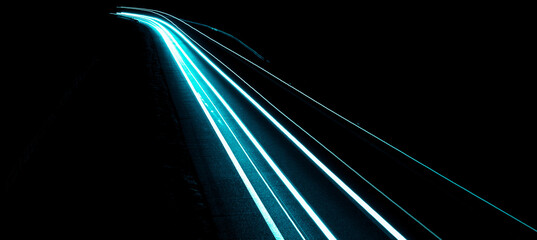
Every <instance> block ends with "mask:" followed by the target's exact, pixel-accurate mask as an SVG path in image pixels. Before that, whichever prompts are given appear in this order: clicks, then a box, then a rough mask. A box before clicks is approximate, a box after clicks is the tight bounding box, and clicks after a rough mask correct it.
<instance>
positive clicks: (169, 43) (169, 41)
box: [138, 18, 284, 239]
mask: <svg viewBox="0 0 537 240" xmlns="http://www.w3.org/2000/svg"><path fill="white" fill-rule="evenodd" d="M138 20H139V21H141V22H143V23H145V24H147V25H148V26H150V27H152V28H153V29H155V30H156V31H157V32H158V33H159V34H160V35H161V37H162V38H163V39H164V41H165V43H166V45H167V47H168V48H169V50H170V51H171V53H172V56H173V58H174V60H175V61H176V63H177V65H178V66H179V68H180V69H181V72H182V73H183V76H184V77H185V78H186V80H187V82H188V85H189V86H190V88H191V90H192V92H193V93H194V95H195V96H196V100H197V101H198V103H199V104H200V106H201V108H202V109H203V112H204V113H205V116H206V117H207V119H208V120H209V122H210V124H211V127H212V128H213V130H214V131H215V133H216V135H217V136H218V139H219V140H220V142H221V143H222V145H223V146H224V149H225V150H226V153H227V154H228V156H229V158H230V159H231V161H232V163H233V166H234V167H235V169H236V170H237V172H238V173H239V176H240V178H241V180H242V181H243V183H244V185H245V186H246V188H247V190H248V193H249V194H250V196H251V197H252V199H253V200H254V203H255V204H256V206H257V208H258V209H259V211H260V212H261V215H262V216H263V219H264V220H265V222H266V223H267V225H268V226H269V229H270V230H271V232H272V234H273V235H274V237H275V238H276V239H284V238H283V236H282V234H281V232H280V231H279V229H278V227H277V226H276V224H275V223H274V220H273V219H272V217H271V216H270V214H269V213H268V211H267V209H266V208H265V206H264V204H263V202H262V201H261V199H260V198H259V196H258V195H257V192H256V191H255V189H254V187H253V186H252V184H251V182H250V180H249V179H248V177H247V176H246V174H245V172H244V170H243V169H242V167H241V166H240V164H239V162H238V160H237V158H236V157H235V155H234V154H233V151H232V150H231V148H230V147H229V144H228V143H227V141H226V140H225V138H224V136H223V135H222V133H221V131H220V129H219V128H218V127H217V125H216V123H215V121H214V119H213V118H212V116H211V114H210V113H209V111H208V110H207V108H206V107H205V104H204V103H203V100H202V98H201V96H200V94H199V93H198V92H197V91H196V89H195V88H194V86H193V85H192V81H191V80H190V77H189V76H188V74H187V73H186V71H185V68H186V67H187V66H186V64H185V63H184V62H183V60H182V57H181V55H180V54H179V53H178V52H177V49H176V48H175V47H174V44H173V43H172V41H174V40H172V39H173V37H172V36H171V34H170V33H169V32H167V30H165V29H164V27H162V26H161V25H160V24H158V23H156V22H154V21H151V20H150V19H140V18H139V19H138ZM174 42H175V41H174ZM191 77H194V76H193V75H191Z"/></svg>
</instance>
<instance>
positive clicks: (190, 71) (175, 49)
mask: <svg viewBox="0 0 537 240" xmlns="http://www.w3.org/2000/svg"><path fill="white" fill-rule="evenodd" d="M117 14H118V15H120V16H123V17H130V18H133V19H136V20H138V21H140V22H142V23H144V24H147V25H148V26H150V27H151V28H153V29H154V30H155V31H156V32H158V33H159V35H160V36H161V37H162V38H163V39H164V41H165V42H166V45H167V47H168V48H169V50H170V51H171V53H172V56H173V58H174V60H175V61H176V63H177V65H178V66H179V68H180V69H181V72H182V73H183V76H184V77H185V79H186V80H187V81H188V83H189V85H190V86H191V89H192V91H193V92H194V94H195V95H196V96H197V100H198V102H199V104H200V106H201V107H202V109H203V111H204V113H205V115H206V116H207V118H208V120H209V121H210V123H211V126H212V127H213V129H214V131H215V133H216V134H217V136H218V138H219V139H220V141H221V143H222V145H223V146H224V148H225V150H226V152H227V153H228V155H229V157H230V159H231V160H232V162H233V164H234V166H235V167H236V170H237V172H238V173H239V175H240V176H241V179H242V180H243V183H244V184H245V186H246V187H247V189H248V191H249V193H250V195H251V196H252V198H253V199H254V202H255V203H256V205H257V207H258V209H259V211H260V212H261V214H262V215H263V218H264V219H265V222H266V223H267V225H268V226H269V228H270V229H271V232H272V233H273V235H274V237H275V238H282V237H283V236H282V235H281V233H280V231H279V229H278V227H277V226H276V225H275V223H274V220H273V219H272V217H271V215H270V214H269V213H268V211H267V210H266V208H265V207H264V204H263V202H262V201H261V200H260V198H259V196H258V195H257V193H256V191H255V189H253V187H252V184H251V183H250V180H249V179H248V177H247V176H246V175H245V173H244V171H243V170H242V168H241V166H240V164H238V162H237V158H236V156H235V154H234V151H233V149H231V147H230V145H229V143H228V140H226V138H225V137H224V134H222V130H221V128H222V127H219V126H218V124H216V122H215V120H214V116H211V114H210V112H209V110H207V107H206V105H205V104H206V103H207V102H212V100H209V99H207V98H208V96H207V95H206V94H204V95H205V97H204V96H202V95H201V94H200V93H199V92H200V91H199V90H196V88H195V87H194V86H193V83H192V82H193V81H192V79H196V78H201V79H202V80H203V82H204V83H205V85H206V86H207V87H208V88H209V90H210V91H212V93H213V94H214V96H216V98H217V99H218V100H219V101H220V102H221V104H222V105H223V106H224V108H225V109H226V110H227V111H228V113H229V114H230V115H231V116H232V118H233V119H234V120H235V122H236V123H237V124H238V125H239V127H240V128H241V129H242V130H243V132H244V134H246V136H247V137H248V139H249V140H250V141H251V143H253V145H254V146H255V148H256V149H257V150H258V151H259V153H260V154H261V155H262V156H263V158H264V159H265V160H266V161H267V163H268V164H269V166H270V167H271V168H272V170H273V171H274V172H275V173H276V175H277V176H278V177H279V179H280V180H281V181H282V182H283V184H284V185H285V186H286V187H287V189H288V190H289V191H290V192H291V194H292V195H293V197H294V198H295V199H296V200H297V201H298V202H299V203H300V205H301V206H302V208H303V209H304V210H305V211H306V213H307V214H308V215H309V216H310V218H311V219H312V220H313V221H314V222H315V224H316V225H317V226H318V228H319V229H320V230H321V231H322V233H323V234H324V235H325V237H327V238H328V239H336V237H335V236H334V235H333V233H332V232H331V231H330V230H329V229H328V227H327V226H326V225H325V224H324V222H323V221H322V219H320V217H319V216H318V215H317V214H316V213H315V211H314V210H313V209H312V208H311V206H310V205H309V204H308V202H307V201H306V200H305V199H304V198H303V197H302V195H301V194H300V193H299V192H298V190H297V189H296V188H295V187H294V186H293V184H292V183H291V182H290V180H289V179H288V178H287V177H286V175H285V174H284V173H283V172H282V171H281V170H280V168H279V167H278V166H277V165H276V163H275V162H274V161H273V160H272V159H271V157H270V156H269V155H268V153H267V152H266V151H265V150H264V148H263V147H262V146H261V145H260V143H259V142H258V141H257V140H256V137H254V136H253V135H252V133H251V132H250V131H249V130H248V128H247V127H246V126H245V125H244V123H243V122H242V121H241V120H240V118H239V117H238V116H237V115H236V114H235V112H234V111H233V109H232V108H231V107H230V106H229V104H227V102H226V101H225V99H224V98H223V97H222V96H221V95H220V94H219V93H218V91H217V90H216V89H215V88H214V87H213V86H212V84H211V83H210V81H209V80H208V79H207V78H206V77H205V76H204V74H203V73H202V72H201V70H200V69H199V68H198V67H197V66H196V64H195V63H194V62H193V61H192V60H191V58H190V57H189V55H188V53H187V52H186V51H185V50H184V49H183V48H184V46H181V44H180V43H178V42H179V41H181V42H182V43H186V44H188V46H190V48H191V49H193V50H194V51H195V52H196V53H197V54H199V56H201V57H202V59H204V60H205V61H206V62H207V63H208V64H209V65H210V66H211V67H213V68H214V69H215V70H216V71H217V72H218V73H219V74H220V75H221V76H222V77H224V78H225V79H226V80H227V81H228V82H229V83H230V84H231V85H232V86H233V87H234V88H235V89H236V90H237V91H239V92H240V93H241V94H242V95H243V96H244V97H245V98H246V99H247V100H248V101H249V102H250V103H251V104H252V105H253V106H255V107H256V108H257V109H258V110H259V111H260V112H261V113H262V114H263V115H264V116H265V117H266V118H267V119H268V120H270V122H272V123H273V124H274V125H275V126H276V127H277V128H278V129H279V130H280V131H281V132H282V133H283V134H284V135H285V136H286V137H287V138H289V140H291V142H293V143H294V144H295V145H296V147H298V148H299V149H300V150H301V151H302V152H303V153H304V154H306V155H307V156H308V157H309V158H310V159H311V160H312V162H313V163H314V164H315V165H316V166H317V167H319V169H321V170H322V171H323V172H324V173H325V174H326V175H327V176H328V177H329V178H330V179H332V180H333V181H334V182H335V183H336V184H337V185H338V186H339V187H340V188H341V189H342V190H343V191H344V192H345V193H347V194H348V195H349V196H350V197H351V198H352V199H353V200H354V201H356V202H357V203H358V204H359V205H360V206H361V207H363V209H364V210H365V211H366V212H368V213H369V214H370V215H371V217H372V218H374V219H375V220H376V221H378V223H379V224H380V225H381V226H382V227H384V228H385V230H386V231H387V232H389V233H390V234H391V235H392V236H393V237H394V238H396V239H405V238H404V237H403V236H402V235H401V234H400V233H399V232H398V231H397V230H395V228H393V227H392V226H391V225H390V224H389V223H388V222H387V221H386V220H385V219H384V218H382V217H381V216H380V214H378V213H377V212H376V211H375V210H374V209H373V208H371V207H370V206H369V205H368V204H367V203H366V202H365V201H364V200H363V199H362V198H360V197H359V196H358V195H357V194H356V193H355V192H354V191H353V190H352V189H351V188H350V187H348V186H347V185H346V184H345V183H344V182H343V181H342V180H341V179H340V178H339V177H338V176H336V175H335V174H334V173H333V172H332V171H331V170H330V169H329V168H328V167H326V166H325V165H324V164H323V163H322V162H321V161H320V160H319V159H318V158H317V157H316V156H315V155H314V154H313V153H312V152H311V151H309V150H308V149H307V148H306V147H305V146H304V145H303V144H302V143H301V142H300V141H299V140H298V139H297V138H296V137H295V136H293V135H292V134H291V133H290V132H289V131H288V130H287V129H286V128H285V127H283V126H282V125H281V124H280V123H279V122H278V121H277V120H276V119H275V118H274V117H273V116H272V115H271V114H270V113H268V112H267V111H266V110H265V109H264V108H263V107H262V106H261V105H260V104H258V103H257V102H256V101H255V100H254V99H253V98H252V97H251V96H249V95H248V94H247V93H246V92H245V91H244V90H243V89H241V88H240V87H239V86H238V85H237V84H236V83H235V82H234V81H233V80H232V79H231V78H230V77H229V76H227V75H226V74H225V73H224V72H223V71H222V70H221V69H219V68H218V67H217V66H216V65H215V64H214V63H213V62H212V61H211V60H210V59H209V58H208V57H207V56H205V55H204V54H203V53H202V52H201V51H200V50H199V49H198V48H197V47H196V46H195V45H194V44H193V43H192V42H190V41H189V40H188V38H187V37H186V36H184V34H183V33H181V32H180V31H179V30H178V29H176V28H175V27H173V26H171V25H170V24H168V23H167V22H165V21H163V20H161V19H158V18H155V17H151V16H147V15H142V14H134V13H125V12H120V13H117ZM170 30H171V31H172V32H173V33H172V32H170ZM176 36H178V37H179V38H177V37H176ZM194 75H196V76H197V77H194ZM195 82H197V80H195ZM198 87H200V88H201V85H198ZM202 92H205V90H203V91H202ZM204 99H206V100H204ZM228 130H229V131H231V129H230V128H228ZM235 151H237V150H235Z"/></svg>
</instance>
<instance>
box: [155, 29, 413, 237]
mask: <svg viewBox="0 0 537 240" xmlns="http://www.w3.org/2000/svg"><path fill="white" fill-rule="evenodd" d="M155 20H157V21H159V22H160V23H162V24H164V25H167V27H169V28H170V29H172V30H173V31H174V32H175V33H176V34H177V35H179V36H180V37H181V38H182V39H183V40H184V41H185V42H186V43H188V44H189V45H190V47H192V48H193V49H194V50H195V51H196V52H197V53H198V54H199V55H200V56H201V57H202V58H203V59H204V60H205V61H206V62H207V63H208V64H209V65H211V67H213V68H214V69H215V70H216V71H217V72H218V73H219V74H220V75H221V76H222V77H224V78H225V79H226V80H227V81H228V82H229V83H230V84H231V85H232V86H233V87H234V88H235V89H236V90H237V91H239V92H240V93H241V94H242V95H243V96H244V97H245V98H246V99H247V100H248V101H249V102H250V103H251V104H253V105H254V106H255V107H256V108H257V109H258V110H259V111H260V112H261V113H262V114H263V115H264V116H265V117H266V118H267V119H269V120H270V121H271V122H272V123H273V124H274V125H275V126H276V127H277V128H278V129H279V130H280V131H281V132H282V133H283V134H284V135H285V136H287V138H289V139H290V140H291V141H292V142H293V143H294V144H295V145H296V146H297V147H298V148H299V149H300V150H301V151H302V152H303V153H304V154H306V155H307V156H308V157H309V158H310V159H311V160H312V162H313V163H315V165H317V166H318V167H319V168H320V169H321V170H322V171H323V172H324V173H325V174H326V175H327V176H328V177H329V178H330V179H332V180H333V181H334V182H335V183H336V184H337V185H338V186H339V187H340V188H341V189H342V190H343V191H344V192H345V193H347V194H348V195H349V196H350V197H351V198H352V199H353V200H354V201H355V202H356V203H358V205H360V206H361V207H362V208H363V209H364V210H366V212H368V213H369V214H370V215H371V216H372V217H373V218H374V219H375V220H376V221H377V222H378V223H379V224H380V225H381V226H383V227H384V228H385V229H386V230H387V231H388V232H389V233H390V234H392V236H393V237H395V238H396V239H405V237H403V236H402V235H401V234H400V233H399V232H398V231H397V230H396V229H395V228H394V227H393V226H391V224H389V223H388V222H387V221H386V220H385V219H384V218H383V217H382V216H380V214H378V213H377V212H376V211H375V210H374V209H373V208H371V207H370V206H369V204H367V203H366V202H365V201H364V200H363V199H362V198H361V197H360V196H358V194H356V193H355V192H354V191H353V190H352V189H351V188H350V187H348V186H347V185H346V184H345V183H344V182H343V181H342V180H341V179H340V178H339V177H337V176H336V175H335V174H334V173H333V172H332V171H331V170H330V169H329V168H328V167H326V166H325V165H324V164H323V163H322V162H321V161H320V160H319V159H318V158H317V157H316V156H315V155H314V154H313V153H311V151H309V150H308V149H307V148H306V147H305V146H304V145H303V144H302V143H301V142H300V141H298V139H296V138H295V137H294V136H293V135H292V134H291V133H290V132H289V131H287V129H285V128H284V127H283V126H282V125H281V124H280V123H279V122H278V121H277V120H276V119H275V118H274V117H272V115H270V114H269V113H268V112H267V111H266V110H265V109H264V108H263V107H261V105H259V104H258V103H257V102H256V101H255V100H254V99H253V98H252V97H251V96H250V95H248V94H247V93H246V92H245V91H244V90H243V89H242V88H240V87H239V86H238V85H237V84H236V83H235V82H234V81H233V80H232V79H231V78H229V76H227V75H226V74H225V73H224V72H223V71H222V70H221V69H220V68H218V67H217V66H216V65H215V64H214V63H213V62H212V61H211V60H209V59H208V58H207V56H205V55H204V54H203V53H202V52H201V51H200V50H199V49H198V48H197V47H196V46H194V44H192V42H190V41H189V40H188V38H187V37H185V36H184V35H183V34H182V33H181V32H180V31H179V30H177V29H176V28H174V27H172V26H171V25H169V24H168V23H166V22H164V21H162V20H160V19H155ZM187 60H189V59H188V56H187ZM194 67H195V66H194ZM195 69H196V70H197V71H198V73H199V74H200V75H201V76H203V74H201V72H199V69H197V68H196V67H195ZM202 78H203V80H204V81H205V82H206V83H207V85H208V86H209V87H210V88H211V90H212V91H213V92H214V93H215V95H216V96H217V97H218V98H219V100H220V101H221V102H222V103H223V105H224V106H225V107H226V109H228V111H229V112H230V114H231V115H232V116H233V118H235V120H236V121H237V123H238V124H239V126H241V128H242V129H243V130H244V132H245V133H246V135H247V136H248V137H249V138H250V140H251V141H252V142H253V143H254V145H255V146H256V148H258V150H259V151H260V152H261V154H262V155H263V157H264V158H265V159H266V160H267V162H268V163H269V165H270V166H271V167H272V168H273V170H274V171H275V172H276V174H277V175H278V177H280V179H281V180H282V182H284V184H285V185H286V186H287V188H288V189H289V191H291V193H292V194H293V196H295V198H296V199H297V200H298V201H299V202H300V204H301V205H302V207H303V208H304V209H305V210H306V212H307V213H308V214H309V215H310V217H311V218H312V219H313V220H314V222H315V223H316V224H317V226H319V228H320V229H321V231H323V233H324V234H325V235H326V236H327V237H328V238H329V239H334V238H335V237H334V236H333V234H332V233H331V232H330V230H328V228H327V227H326V225H325V224H324V223H323V222H322V221H321V220H320V218H319V217H318V216H317V214H315V212H314V211H313V209H311V207H309V205H308V204H307V202H306V201H305V200H304V199H303V198H302V196H301V195H300V194H299V193H298V191H297V190H296V189H295V188H294V187H293V186H292V184H291V182H289V180H288V179H287V177H285V175H284V174H283V173H282V172H281V171H280V169H279V168H278V167H277V166H276V164H275V163H274V162H273V161H272V159H271V158H270V157H269V156H268V154H267V153H266V152H265V150H264V149H263V148H262V147H261V145H259V143H258V142H257V140H255V138H254V137H253V136H252V134H251V133H250V132H249V131H248V129H247V128H246V126H244V124H242V122H241V121H240V119H238V117H237V116H236V115H235V113H234V112H233V111H232V110H231V108H230V107H229V106H228V105H227V103H225V101H224V100H223V98H222V97H221V96H220V95H219V94H218V93H217V92H216V90H215V89H214V87H212V85H211V84H210V83H209V81H208V80H207V79H206V78H204V77H202Z"/></svg>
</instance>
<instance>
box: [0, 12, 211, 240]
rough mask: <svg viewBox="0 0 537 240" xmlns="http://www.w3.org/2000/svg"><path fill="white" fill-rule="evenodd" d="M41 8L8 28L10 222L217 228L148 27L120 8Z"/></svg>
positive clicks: (153, 231)
mask: <svg viewBox="0 0 537 240" xmlns="http://www.w3.org/2000/svg"><path fill="white" fill-rule="evenodd" d="M41 7H42V8H39V6H37V7H36V8H33V9H32V10H30V11H27V12H26V13H25V14H23V16H24V17H25V18H26V20H27V21H26V22H31V23H32V24H28V25H24V24H20V25H16V26H13V27H9V28H8V29H7V31H6V32H8V33H10V34H9V36H10V39H9V40H8V41H9V43H8V46H9V47H10V48H11V49H10V50H9V53H8V57H10V59H11V60H12V61H11V63H10V64H11V65H12V67H11V68H10V69H9V71H10V72H9V73H12V74H10V75H8V74H6V76H13V77H10V79H5V80H7V81H8V83H7V84H8V85H7V88H6V90H8V92H9V93H8V94H6V95H4V96H7V99H6V100H5V101H4V103H5V104H6V108H5V109H7V114H6V115H5V117H6V118H7V120H8V124H7V125H5V126H6V127H7V129H6V131H4V133H5V134H4V136H3V137H5V138H6V140H7V141H4V142H6V144H4V147H6V148H5V150H3V151H2V152H1V154H2V156H1V158H2V159H3V160H2V163H1V164H2V167H1V169H2V173H1V174H2V175H1V177H2V183H3V193H4V194H3V195H4V196H5V197H3V202H2V216H3V218H4V221H3V223H4V224H3V225H4V226H3V227H2V228H3V229H6V230H7V231H3V232H4V233H5V234H6V236H11V237H13V238H17V237H21V238H23V237H28V236H53V237H59V238H80V237H86V236H93V237H99V236H105V235H106V236H116V237H134V236H151V237H152V238H175V239H181V238H185V237H187V236H188V238H193V239H207V238H209V239H210V238H214V230H213V228H212V223H211V220H210V216H209V213H208V210H207V206H206V204H205V202H204V199H203V196H202V194H201V189H200V186H199V185H198V183H197V180H196V175H195V171H194V169H193V166H192V163H191V162H190V158H189V154H188V151H187V149H186V147H185V145H184V139H183V136H182V133H181V129H179V128H178V125H177V122H176V121H177V120H176V118H175V112H174V110H173V109H174V108H173V107H172V106H171V104H172V103H171V102H170V100H169V96H168V90H167V86H166V82H165V79H164V78H163V77H162V76H163V75H162V74H161V71H162V70H161V68H160V65H159V60H158V59H159V58H158V56H157V53H156V51H154V44H155V43H154V42H153V40H152V37H153V36H152V34H150V32H149V31H148V29H146V28H144V27H142V26H140V25H138V24H136V23H134V22H132V21H127V20H122V19H118V18H116V17H115V16H112V15H109V14H108V13H109V12H112V11H113V8H110V9H107V8H103V7H99V8H90V7H85V8H78V9H79V10H78V11H76V12H75V11H73V12H68V11H65V12H64V11H59V10H53V9H54V7H51V6H48V5H47V6H41ZM15 73H16V74H15Z"/></svg>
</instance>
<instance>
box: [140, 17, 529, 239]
mask: <svg viewBox="0 0 537 240" xmlns="http://www.w3.org/2000/svg"><path fill="white" fill-rule="evenodd" d="M145 10H149V11H155V12H160V13H164V12H161V11H157V10H150V9H145ZM167 15H169V14H167ZM169 16H172V15H169ZM172 17H174V16H172ZM174 18H175V19H177V20H179V21H181V22H183V23H184V24H185V25H187V26H189V25H188V24H187V23H185V22H184V21H185V20H183V19H179V18H176V17H174ZM189 27H191V26H189ZM191 28H193V27H191ZM193 29H195V28H193ZM195 30H196V31H198V30H197V29H195ZM198 32H199V31H198ZM200 33H201V32H200ZM201 34H202V35H204V36H205V37H207V38H208V39H209V40H211V41H213V42H215V43H216V44H218V45H220V46H221V47H223V48H224V49H226V50H228V51H229V52H231V53H233V54H235V55H236V56H238V57H240V58H242V59H243V60H245V61H247V62H248V63H250V64H252V65H254V66H255V67H257V68H258V69H260V70H262V71H264V72H265V73H267V74H268V75H270V76H272V77H273V78H275V79H276V80H278V81H280V82H282V83H283V84H285V85H286V86H287V87H289V88H291V89H293V90H294V91H296V92H298V93H299V94H301V95H302V96H304V97H306V98H308V99H309V100H311V101H312V102H314V103H316V104H317V105H319V106H321V107H322V108H324V109H325V110H327V111H329V112H330V113H332V114H334V115H336V116H337V117H339V118H340V119H342V120H344V121H346V122H348V123H350V124H351V125H353V126H354V127H356V128H358V129H360V130H362V131H363V132H365V133H366V134H368V135H370V136H372V137H373V138H375V139H377V140H378V141H380V142H382V143H384V144H386V145H387V146H388V147H390V148H392V149H394V150H396V151H397V152H399V153H401V154H402V155H404V156H406V157H408V158H409V159H411V160H412V161H414V162H416V163H417V164H419V165H420V166H422V167H424V168H425V169H427V170H429V171H431V172H433V173H434V174H436V175H437V176H439V177H441V178H442V179H444V180H446V181H448V182H449V183H451V184H453V185H454V186H456V187H458V188H459V189H461V190H463V191H465V192H467V193H468V194H470V195H472V196H474V197H475V198H477V199H479V200H481V201H482V202H484V203H486V204H487V205H489V206H491V207H493V208H494V209H496V210H498V211H500V212H501V213H503V214H505V215H506V216H508V217H510V218H511V219H513V220H515V221H517V222H519V223H520V224H522V225H524V226H525V227H528V228H529V229H531V230H533V231H535V232H537V229H535V228H534V227H532V226H530V225H528V224H526V223H525V222H523V221H522V220H520V219H518V218H516V217H515V216H513V215H511V214H509V213H508V212H506V211H504V210H503V209H501V208H499V207H497V206H496V205H494V204H492V203H491V202H489V201H487V200H485V199H484V198H482V197H480V196H479V195H477V194H475V193H473V192H472V191H470V190H468V189H467V188H465V187H463V186H462V185H460V184H458V183H456V182H454V181H453V180H451V179H449V178H448V177H446V176H444V175H442V174H441V173H439V172H437V171H436V170H434V169H432V168H431V167H429V166H427V165H426V164H424V163H422V162H420V161H418V160H417V159H415V158H414V157H412V156H410V155H409V154H407V153H405V152H404V151H402V150H400V149H399V148H397V147H395V146H393V145H392V144H390V143H388V142H386V141H385V140H383V139H381V138H380V137H378V136H376V135H375V134H373V133H371V132H369V131H367V130H366V129H365V128H363V127H361V126H359V125H358V124H356V123H354V122H352V121H350V120H349V119H347V118H345V117H344V116H342V115H340V114H339V113H337V112H335V111H334V110H332V109H330V108H329V107H327V106H325V105H323V104H322V103H320V102H319V101H317V100H315V99H314V98H312V97H310V96H309V95H307V94H305V93H304V92H302V91H300V90H299V89H297V88H295V87H293V86H291V85H290V84H289V83H287V82H285V81H283V80H282V79H281V78H279V77H277V76H276V75H274V74H272V73H271V72H269V71H268V70H266V69H264V68H263V67H261V66H259V65H257V64H255V63H254V62H252V61H251V60H249V59H247V58H245V57H243V56H242V55H240V54H238V53H236V52H235V51H233V50H231V49H229V48H227V47H226V46H224V45H222V44H221V43H219V42H217V41H216V40H214V39H212V38H210V37H208V36H206V35H205V34H203V33H201ZM345 164H346V163H345ZM351 170H353V171H354V169H351ZM364 180H365V179H364ZM366 181H367V180H366ZM370 185H371V184H370ZM374 188H376V187H374ZM381 194H382V195H384V194H383V193H381ZM388 200H390V201H391V199H388ZM392 202H393V201H392ZM393 203H394V204H395V202H393ZM396 205H397V204H396ZM397 207H399V206H398V205H397ZM399 208H400V209H401V210H403V211H404V212H405V213H406V210H404V209H402V208H401V207H399ZM407 215H409V216H410V217H411V218H413V219H414V220H416V221H417V222H418V223H419V224H420V225H422V226H423V227H424V228H425V229H426V230H427V231H429V232H430V233H431V234H433V235H434V236H435V237H437V238H439V237H438V236H437V235H436V234H434V233H433V232H432V231H431V230H429V229H428V228H427V227H425V225H423V224H422V223H421V222H419V221H418V220H417V219H415V218H414V217H413V216H412V215H410V214H408V213H407Z"/></svg>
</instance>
